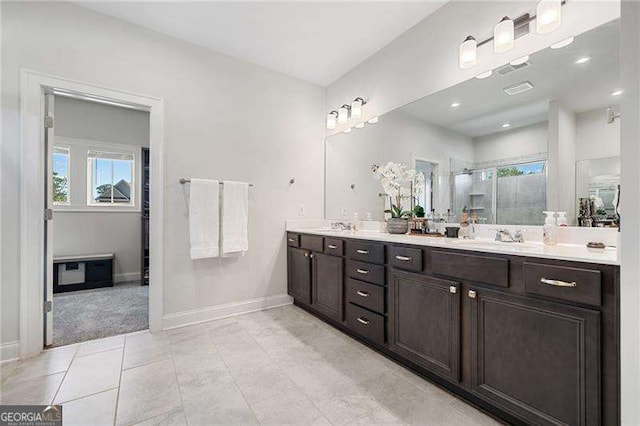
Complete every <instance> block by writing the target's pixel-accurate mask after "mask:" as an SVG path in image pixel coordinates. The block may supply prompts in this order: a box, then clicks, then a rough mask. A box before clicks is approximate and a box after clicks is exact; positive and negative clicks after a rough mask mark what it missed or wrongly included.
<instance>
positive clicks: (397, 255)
mask: <svg viewBox="0 0 640 426" xmlns="http://www.w3.org/2000/svg"><path fill="white" fill-rule="evenodd" d="M389 265H391V266H392V267H394V268H397V269H405V270H407V271H416V272H422V250H421V249H418V248H408V247H399V246H390V247H389Z"/></svg>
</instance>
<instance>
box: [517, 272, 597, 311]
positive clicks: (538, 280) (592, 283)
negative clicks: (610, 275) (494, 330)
mask: <svg viewBox="0 0 640 426" xmlns="http://www.w3.org/2000/svg"><path fill="white" fill-rule="evenodd" d="M522 273H523V282H524V289H525V291H526V292H527V293H533V294H539V295H541V296H547V297H553V298H555V299H562V300H567V301H570V302H577V303H585V304H588V305H595V306H600V305H601V304H602V298H601V290H602V274H601V272H600V271H598V270H595V269H580V268H570V267H567V266H551V265H544V264H540V263H531V262H524V264H523V269H522Z"/></svg>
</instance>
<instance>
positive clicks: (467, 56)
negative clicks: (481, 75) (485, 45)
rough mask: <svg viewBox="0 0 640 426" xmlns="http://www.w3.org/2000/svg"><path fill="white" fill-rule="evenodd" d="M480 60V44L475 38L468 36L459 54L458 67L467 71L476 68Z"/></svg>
mask: <svg viewBox="0 0 640 426" xmlns="http://www.w3.org/2000/svg"><path fill="white" fill-rule="evenodd" d="M477 60H478V43H477V42H476V39H475V38H473V36H467V38H466V39H464V41H463V42H462V43H461V44H460V51H459V52H458V66H459V67H460V69H463V70H464V69H467V68H471V67H473V66H475V64H476V62H477Z"/></svg>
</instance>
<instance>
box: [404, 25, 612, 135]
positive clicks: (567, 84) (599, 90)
mask: <svg viewBox="0 0 640 426" xmlns="http://www.w3.org/2000/svg"><path fill="white" fill-rule="evenodd" d="M619 54H620V53H619V21H613V22H610V23H608V24H605V25H603V26H600V27H598V28H596V29H594V30H592V31H589V32H587V33H584V34H582V35H580V36H578V37H576V39H575V41H574V42H573V43H572V44H571V45H569V46H567V47H565V48H562V49H557V50H554V49H544V50H542V51H540V52H537V53H535V54H533V55H531V57H530V59H529V61H528V62H529V66H527V67H525V68H522V69H519V70H517V71H513V72H511V73H509V74H506V75H499V73H497V72H496V71H495V70H494V72H493V74H492V75H491V76H490V77H488V78H485V79H482V80H480V79H476V78H473V79H471V80H467V81H465V82H463V83H460V84H458V85H457V86H454V87H451V88H449V89H445V90H443V91H441V92H438V93H435V94H433V95H431V96H427V97H425V98H423V99H420V100H418V101H416V102H414V103H412V104H409V105H406V106H404V107H401V108H400V109H398V110H396V111H397V112H398V113H401V114H405V115H409V116H411V117H414V118H419V119H421V120H424V121H428V122H430V123H433V124H437V125H440V126H444V127H447V128H450V129H453V130H455V131H457V132H459V133H462V134H464V135H467V136H469V137H479V136H484V135H488V134H491V133H496V132H499V131H506V130H513V129H514V128H518V127H523V126H527V125H530V124H534V123H539V122H542V121H545V120H547V112H548V104H549V101H552V100H555V101H559V102H561V103H562V104H563V105H564V106H565V107H566V108H567V109H569V110H571V111H573V112H574V113H580V112H585V111H590V110H594V109H597V108H604V107H607V106H610V105H615V104H617V103H619V102H620V97H619V96H618V97H615V96H612V95H611V93H612V92H613V91H615V90H617V89H620V87H619V84H620V77H619V75H620V70H619V65H618V64H619ZM584 56H589V57H590V58H591V60H590V61H589V62H587V63H584V64H581V65H578V64H575V63H574V61H575V60H576V59H578V58H580V57H584ZM523 81H529V82H531V83H532V84H533V86H534V88H533V89H531V90H529V91H528V92H524V93H521V94H517V95H513V96H510V95H507V94H506V93H504V91H503V89H504V88H505V87H509V86H511V85H514V84H516V83H520V82H523ZM454 102H458V103H460V106H458V107H456V108H452V107H451V104H452V103H454ZM505 123H509V124H510V126H509V127H508V128H506V129H504V128H503V127H502V125H503V124H505Z"/></svg>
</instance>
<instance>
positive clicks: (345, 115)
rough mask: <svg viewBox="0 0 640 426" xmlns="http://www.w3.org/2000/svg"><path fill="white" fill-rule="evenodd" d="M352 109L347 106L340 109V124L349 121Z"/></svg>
mask: <svg viewBox="0 0 640 426" xmlns="http://www.w3.org/2000/svg"><path fill="white" fill-rule="evenodd" d="M350 109H351V107H350V106H349V105H347V104H344V105H342V106H341V107H340V108H338V123H340V124H344V123H346V122H347V121H349V110H350Z"/></svg>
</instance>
